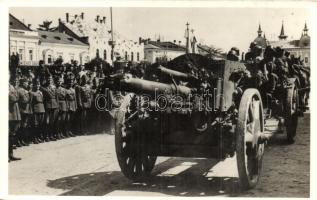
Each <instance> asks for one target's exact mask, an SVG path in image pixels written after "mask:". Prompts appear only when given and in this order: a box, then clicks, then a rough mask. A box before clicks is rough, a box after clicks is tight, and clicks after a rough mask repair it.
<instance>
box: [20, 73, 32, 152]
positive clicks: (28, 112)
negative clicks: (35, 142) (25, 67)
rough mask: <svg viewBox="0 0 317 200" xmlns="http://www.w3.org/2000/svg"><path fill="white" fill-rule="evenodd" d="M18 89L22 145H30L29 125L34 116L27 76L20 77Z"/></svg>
mask: <svg viewBox="0 0 317 200" xmlns="http://www.w3.org/2000/svg"><path fill="white" fill-rule="evenodd" d="M20 85H21V87H19V89H18V94H19V108H20V112H21V128H20V130H19V132H20V133H19V137H20V141H21V143H22V145H26V146H28V145H29V144H28V143H29V142H30V138H29V137H30V135H29V126H30V122H31V117H32V108H31V104H30V93H29V91H28V87H29V85H28V81H27V80H26V79H25V78H22V79H20Z"/></svg>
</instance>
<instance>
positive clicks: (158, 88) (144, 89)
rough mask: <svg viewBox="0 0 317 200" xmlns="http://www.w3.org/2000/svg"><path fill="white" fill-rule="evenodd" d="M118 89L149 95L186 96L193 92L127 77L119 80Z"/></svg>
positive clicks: (189, 89) (177, 86)
mask: <svg viewBox="0 0 317 200" xmlns="http://www.w3.org/2000/svg"><path fill="white" fill-rule="evenodd" d="M120 88H121V89H122V90H123V91H126V92H133V93H136V94H149V95H154V94H155V93H169V94H180V95H185V96H188V95H189V94H191V93H192V92H193V89H191V88H189V87H186V86H181V85H174V84H166V83H160V82H155V81H149V80H143V79H139V78H133V77H131V76H128V75H126V76H124V78H123V79H121V80H120Z"/></svg>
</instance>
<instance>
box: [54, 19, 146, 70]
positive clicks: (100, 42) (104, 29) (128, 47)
mask: <svg viewBox="0 0 317 200" xmlns="http://www.w3.org/2000/svg"><path fill="white" fill-rule="evenodd" d="M58 30H59V31H60V32H63V33H67V34H69V35H72V36H73V37H75V38H77V39H78V40H81V41H82V42H84V43H86V44H89V58H90V59H93V58H95V57H99V58H102V59H103V60H105V61H107V62H108V63H110V64H111V63H112V61H113V60H116V59H118V58H119V57H120V58H121V59H124V60H127V61H134V62H140V61H142V60H144V45H143V43H140V42H135V41H132V40H128V39H125V38H124V36H122V35H120V34H119V33H117V32H114V33H113V36H114V41H115V45H114V52H113V54H112V46H111V44H112V35H111V30H110V28H109V26H108V24H107V22H106V17H101V16H99V15H97V16H96V18H95V20H93V21H89V20H87V19H85V16H84V13H81V14H80V15H74V16H70V15H69V13H66V19H65V20H59V27H58ZM112 55H113V57H112Z"/></svg>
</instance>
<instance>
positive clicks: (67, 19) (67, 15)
mask: <svg viewBox="0 0 317 200" xmlns="http://www.w3.org/2000/svg"><path fill="white" fill-rule="evenodd" d="M66 22H67V23H68V22H69V13H66Z"/></svg>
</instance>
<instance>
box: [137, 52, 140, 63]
mask: <svg viewBox="0 0 317 200" xmlns="http://www.w3.org/2000/svg"><path fill="white" fill-rule="evenodd" d="M136 60H137V61H140V53H139V52H137V53H136Z"/></svg>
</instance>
